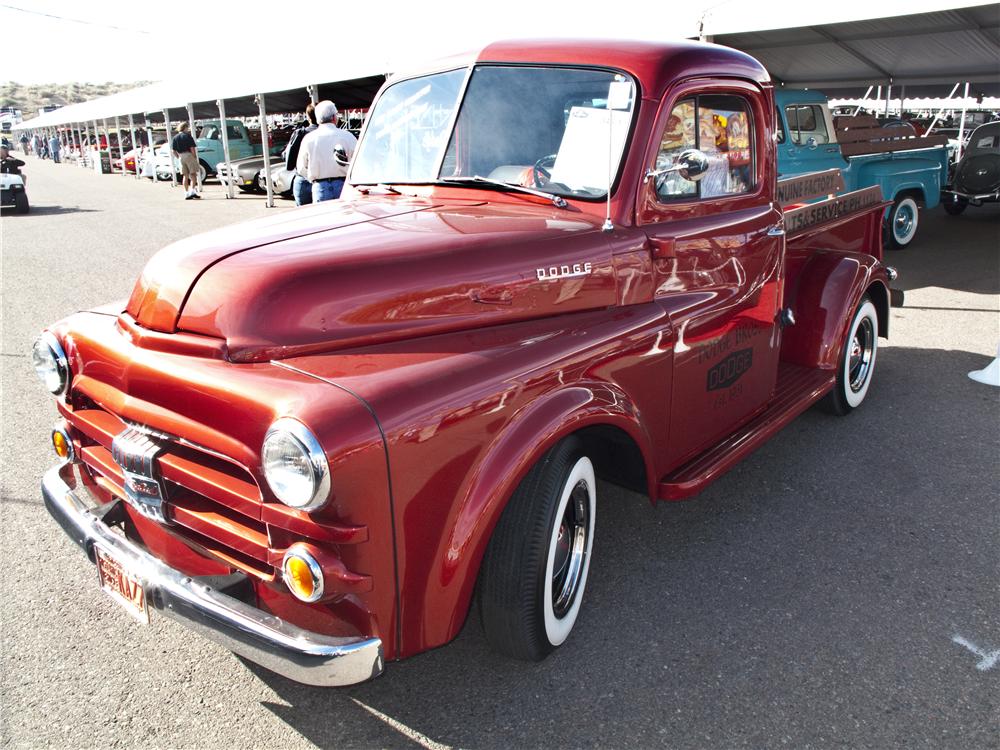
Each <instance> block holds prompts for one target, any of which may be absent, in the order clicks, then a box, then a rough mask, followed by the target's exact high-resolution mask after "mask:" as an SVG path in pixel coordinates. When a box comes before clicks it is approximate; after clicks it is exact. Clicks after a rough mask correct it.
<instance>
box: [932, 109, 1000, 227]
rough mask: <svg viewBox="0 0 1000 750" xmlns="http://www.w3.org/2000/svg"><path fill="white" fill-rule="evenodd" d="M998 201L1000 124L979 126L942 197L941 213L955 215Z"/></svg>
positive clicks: (999, 196)
mask: <svg viewBox="0 0 1000 750" xmlns="http://www.w3.org/2000/svg"><path fill="white" fill-rule="evenodd" d="M997 201H1000V122H990V123H987V124H986V125H980V126H979V127H978V128H976V129H975V130H974V131H972V135H970V136H969V141H968V145H967V146H966V148H965V152H964V153H963V154H962V158H961V159H960V160H959V161H958V162H957V163H956V164H955V165H954V167H953V169H952V171H951V179H950V180H949V181H948V187H947V188H945V190H944V191H943V192H942V194H941V202H942V203H943V204H944V210H945V211H947V212H948V213H949V214H950V215H952V216H958V215H959V214H960V213H962V212H963V211H965V209H966V208H968V207H969V206H970V205H972V206H981V205H983V204H984V203H996V202H997Z"/></svg>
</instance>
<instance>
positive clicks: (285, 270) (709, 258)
mask: <svg viewBox="0 0 1000 750" xmlns="http://www.w3.org/2000/svg"><path fill="white" fill-rule="evenodd" d="M525 112H530V113H531V115H532V116H531V117H530V118H526V117H525ZM777 127H784V128H785V132H786V133H788V130H787V124H782V125H779V124H778V123H776V121H775V100H774V86H773V84H772V83H771V80H770V78H769V76H768V74H767V72H766V71H765V70H764V68H763V67H762V66H761V65H760V64H759V63H758V62H757V61H756V60H754V59H753V58H751V57H749V56H747V55H745V54H743V53H740V52H737V51H735V50H732V49H728V48H725V47H717V46H714V45H706V44H699V43H695V42H678V43H670V44H666V43H664V44H653V43H647V42H617V41H611V42H600V41H595V42H580V41H574V42H572V43H569V42H504V43H497V44H493V45H490V46H488V47H486V48H485V49H484V50H482V51H481V52H480V53H479V54H478V55H475V56H473V57H470V58H468V59H454V58H453V59H451V60H449V61H447V62H446V63H441V64H439V65H436V66H429V67H427V68H424V69H423V70H421V71H419V72H415V73H412V74H409V75H399V76H396V77H393V78H392V79H391V80H390V81H388V82H387V83H386V85H385V86H384V87H383V89H382V91H381V92H380V94H379V96H378V98H377V100H376V103H375V104H374V106H373V109H372V110H371V113H370V115H369V118H368V121H367V123H366V127H365V130H364V132H363V135H362V138H361V141H360V144H359V146H358V149H357V151H356V152H355V155H354V160H353V163H352V165H351V168H350V172H349V174H348V178H347V185H346V187H345V188H344V194H343V196H342V199H341V200H339V201H329V202H325V203H321V204H317V205H313V206H305V207H302V208H300V209H297V210H296V211H294V212H290V213H288V212H286V213H282V214H280V215H278V216H272V217H268V218H265V219H260V220H255V221H251V222H247V223H242V224H238V225H235V226H230V227H223V228H219V229H216V230H214V231H212V232H209V233H207V234H204V235H200V236H194V237H189V238H186V239H183V240H181V241H179V242H177V243H175V244H173V245H170V246H168V247H166V248H164V249H163V250H161V251H160V252H159V253H158V254H157V255H156V256H154V257H153V258H152V259H151V260H150V261H149V262H148V264H147V265H146V267H145V269H144V270H143V272H142V274H141V276H140V277H139V279H138V280H137V281H136V284H135V287H134V289H133V291H132V294H131V297H130V298H129V299H128V300H127V301H124V300H123V301H121V302H119V303H115V304H111V305H106V306H103V307H100V308H96V309H93V310H89V311H85V312H74V313H73V314H70V315H69V316H68V317H66V318H65V319H63V320H61V321H59V322H56V323H54V324H53V325H51V326H50V327H49V328H48V329H47V330H45V331H44V332H43V333H42V334H41V336H40V338H39V339H38V340H37V342H36V343H35V345H34V348H33V361H34V366H35V368H36V370H37V372H38V374H39V376H40V377H41V379H42V381H43V383H44V385H45V387H46V388H47V389H48V390H49V391H50V392H51V393H52V395H53V400H54V405H55V407H56V409H57V410H58V420H57V421H56V424H55V427H54V429H53V432H52V444H53V448H54V450H55V453H56V454H57V455H58V457H59V458H60V459H61V461H60V463H59V464H58V465H56V466H54V467H52V468H51V469H49V470H48V471H47V472H46V473H45V475H44V478H43V480H42V494H43V497H44V500H45V505H46V508H47V509H48V511H49V513H50V514H51V515H52V516H53V518H54V519H55V521H56V522H58V523H59V524H60V525H61V526H62V528H63V529H64V530H65V531H66V532H67V534H68V535H69V537H70V539H71V540H72V541H73V542H74V543H75V544H77V545H78V546H79V547H80V548H81V549H82V550H83V552H84V553H85V554H86V557H87V558H88V559H89V561H90V563H93V564H95V565H96V566H97V571H98V576H99V581H100V586H101V588H103V589H104V590H105V591H106V592H108V594H110V596H111V597H112V599H113V600H114V601H115V602H117V603H118V604H120V605H121V606H122V607H124V608H125V610H126V611H128V612H129V613H130V614H131V615H133V616H134V617H136V618H137V619H139V620H140V621H142V622H147V621H148V620H149V617H150V614H151V613H155V614H156V615H157V616H161V615H162V616H165V617H170V618H173V619H176V620H179V621H180V622H182V623H184V624H186V625H188V626H190V627H191V628H192V629H194V630H195V631H197V632H199V633H201V634H203V635H205V636H207V637H209V638H212V639H214V640H216V641H218V642H220V643H222V644H224V645H225V646H226V647H227V648H229V649H231V650H233V651H235V652H236V653H238V654H241V655H243V656H244V657H245V658H247V659H250V660H252V661H254V662H257V663H258V664H261V665H263V666H264V667H266V668H267V669H270V670H273V671H276V672H279V673H281V674H284V675H286V676H288V677H290V678H291V679H294V680H298V681H300V682H304V683H308V684H312V685H344V684H350V683H355V682H359V681H362V680H366V679H369V678H371V677H374V676H376V675H378V674H379V673H381V672H382V671H383V668H384V663H385V661H386V660H396V659H402V658H405V657H408V656H412V655H414V654H418V653H420V652H422V651H426V650H427V649H431V648H435V647H438V646H441V645H443V644H445V643H447V642H449V641H450V640H451V639H453V638H454V637H455V636H456V635H457V634H458V632H459V631H460V629H461V628H462V626H463V624H464V623H465V622H466V616H467V614H468V612H469V609H470V607H472V606H476V607H477V608H478V610H479V613H480V617H479V619H480V621H481V622H482V625H483V628H484V630H485V632H486V637H487V640H488V642H489V643H490V644H491V645H492V646H493V647H494V648H495V649H497V650H498V651H499V652H501V653H503V654H507V655H509V656H511V657H514V658H519V659H526V660H540V659H542V658H544V657H545V656H546V655H547V654H549V653H551V652H552V651H553V650H554V649H556V648H558V647H559V646H560V645H561V644H563V643H564V642H566V640H567V638H569V637H570V635H571V632H572V631H573V629H574V627H575V626H576V625H577V623H578V615H579V613H580V611H581V606H582V604H583V601H584V592H585V587H586V583H587V579H588V573H589V570H590V566H591V564H592V563H593V564H597V565H599V564H601V562H602V561H601V560H599V559H597V560H593V559H592V552H593V543H594V538H595V534H596V533H597V530H598V529H600V528H602V527H605V526H608V525H612V524H614V523H615V518H614V515H613V514H609V516H608V517H607V518H605V519H603V520H602V521H601V522H600V523H599V524H597V523H595V521H596V514H597V512H598V508H599V507H604V506H600V505H599V504H598V503H597V493H598V492H599V489H600V487H599V485H598V483H597V480H598V478H603V479H605V480H607V481H609V482H613V483H617V484H620V485H623V486H625V487H627V488H630V489H632V490H634V491H636V492H638V493H640V494H642V495H644V496H646V497H648V498H649V500H650V501H651V502H656V501H659V500H663V501H673V500H680V499H683V498H687V497H690V496H692V495H694V494H696V493H697V492H699V491H700V490H702V489H703V488H705V487H706V486H708V485H709V484H710V483H711V482H713V481H714V480H716V479H717V478H718V477H720V476H721V475H723V474H724V473H725V472H726V471H727V470H729V469H730V468H732V467H733V466H734V465H735V464H736V463H737V462H738V461H740V460H741V459H743V458H744V457H746V456H747V455H748V454H750V453H751V452H752V451H753V450H755V449H756V448H757V447H759V446H761V445H762V444H763V443H764V442H765V441H766V440H768V439H769V438H770V437H772V436H773V435H775V434H776V433H777V432H778V431H779V430H780V429H781V428H783V427H784V426H785V425H787V424H789V423H790V422H791V421H792V420H793V419H794V418H795V417H796V416H797V415H799V414H801V413H802V412H803V411H805V410H806V409H808V408H810V407H811V406H812V405H814V404H817V403H820V402H822V404H823V405H824V406H825V408H827V409H828V410H829V411H831V412H833V413H834V414H840V415H845V414H849V413H851V412H852V411H853V410H855V409H856V408H858V407H860V406H861V405H862V404H863V402H864V401H865V399H866V396H867V395H868V393H869V389H870V386H871V384H872V380H873V374H874V371H875V365H876V355H877V351H878V340H879V337H885V336H887V334H888V325H889V299H890V298H889V281H890V279H891V278H893V277H894V272H893V271H892V269H889V268H887V267H886V266H884V265H883V263H882V261H881V257H882V248H881V236H882V214H883V212H884V210H885V207H886V205H887V204H886V202H885V201H884V200H882V196H881V193H880V190H879V188H878V186H872V187H869V188H865V189H862V190H858V191H852V192H848V193H846V194H841V195H836V196H834V197H827V198H823V199H822V200H820V201H819V202H812V201H813V200H814V199H816V198H822V197H823V196H828V195H829V194H830V193H835V192H837V185H838V184H842V181H843V180H842V178H841V177H840V175H839V173H838V172H837V171H836V170H830V171H827V172H823V173H820V174H818V175H804V176H802V177H798V178H793V179H791V180H782V181H780V182H779V181H778V180H777V171H778V154H777V148H778V146H777V143H776V140H775V133H776V128H777ZM787 144H788V142H787V141H786V143H785V144H783V145H784V146H785V147H787ZM70 309H73V308H70ZM858 461H859V462H863V461H864V455H863V454H861V453H860V452H859V455H858ZM654 552H655V551H654ZM690 553H693V552H690ZM705 564H706V565H711V564H712V561H711V560H705ZM624 574H628V572H627V571H626V572H625V573H624ZM649 595H650V596H666V595H665V594H662V593H661V592H660V591H659V590H658V589H657V587H656V586H653V587H651V589H650V594H649ZM619 605H620V606H623V607H626V606H627V603H626V602H620V603H619ZM93 627H95V628H96V627H98V626H97V625H96V624H94V625H93ZM651 627H655V625H651ZM100 628H101V630H102V633H103V637H105V638H108V639H112V640H117V639H121V638H123V637H125V636H124V635H123V633H122V632H119V631H116V629H115V627H114V625H113V621H112V620H108V621H107V622H105V623H101V624H100ZM67 637H68V638H72V637H76V634H75V633H68V634H67ZM607 637H609V638H612V637H614V634H613V633H609V634H608V636H607Z"/></svg>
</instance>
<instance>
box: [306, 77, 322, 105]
mask: <svg viewBox="0 0 1000 750" xmlns="http://www.w3.org/2000/svg"><path fill="white" fill-rule="evenodd" d="M306 92H307V93H308V94H309V101H311V102H312V104H313V106H314V107H315V106H316V104H317V103H318V102H319V84H318V83H310V84H309V85H308V86H306Z"/></svg>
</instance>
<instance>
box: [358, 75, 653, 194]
mask: <svg viewBox="0 0 1000 750" xmlns="http://www.w3.org/2000/svg"><path fill="white" fill-rule="evenodd" d="M467 73H468V71H466V70H464V69H461V70H453V71H449V72H447V73H437V74H434V75H429V76H424V77H421V78H413V79H409V80H405V81H401V82H399V83H397V84H395V85H393V86H390V87H389V88H387V89H386V90H385V92H384V93H383V94H382V96H381V97H380V98H379V100H378V102H377V103H376V105H375V107H374V108H373V109H372V113H371V116H370V120H369V122H368V127H367V130H366V131H365V137H364V138H363V139H362V142H361V144H360V147H359V149H358V153H357V155H356V156H355V161H354V167H353V170H352V172H351V181H352V182H353V183H354V184H375V183H387V184H392V183H395V184H403V183H433V182H438V181H441V180H462V179H463V178H465V179H468V178H472V177H485V178H487V179H490V180H496V181H499V182H503V183H509V184H512V185H520V186H523V187H531V188H538V189H541V190H544V191H545V192H548V193H553V194H560V195H567V196H573V197H582V198H600V197H602V196H604V195H605V194H606V193H607V190H608V184H609V182H612V181H613V179H614V176H615V175H616V174H617V173H618V166H619V163H620V162H621V157H622V153H623V152H624V148H625V141H626V140H627V138H628V133H629V128H630V126H631V122H632V114H633V109H634V104H635V85H634V83H633V81H632V80H631V78H629V77H627V76H624V75H622V74H620V73H615V72H612V71H607V70H591V69H582V68H555V67H508V66H499V65H481V66H477V67H476V68H474V69H473V71H472V74H471V77H470V78H469V81H468V87H467V89H466V91H465V96H464V98H463V97H462V87H463V85H464V83H465V78H466V75H467ZM460 98H461V110H460V111H459V112H458V116H457V117H456V116H455V109H456V107H457V106H458V105H459V99H460Z"/></svg>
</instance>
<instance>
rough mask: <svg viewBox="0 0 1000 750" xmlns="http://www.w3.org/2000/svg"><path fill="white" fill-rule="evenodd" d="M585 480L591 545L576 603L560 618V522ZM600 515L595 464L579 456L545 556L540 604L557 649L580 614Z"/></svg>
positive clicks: (564, 487) (565, 487) (564, 490)
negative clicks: (555, 581)
mask: <svg viewBox="0 0 1000 750" xmlns="http://www.w3.org/2000/svg"><path fill="white" fill-rule="evenodd" d="M581 481H583V482H584V483H585V484H586V487H587V498H588V503H589V509H588V510H589V513H588V529H587V545H586V548H585V550H584V559H583V570H582V573H581V578H580V583H579V588H578V589H577V591H576V594H575V596H574V599H573V604H572V606H571V607H570V609H569V611H567V612H566V614H565V615H564V616H563V617H561V618H557V617H556V615H555V612H554V610H553V607H552V573H553V566H554V564H555V549H556V541H557V538H558V530H559V525H560V521H561V519H562V517H563V514H564V513H565V511H566V505H567V503H568V502H569V499H570V497H571V496H572V494H573V490H574V488H575V487H576V485H577V483H579V482H581ZM596 515H597V484H596V480H595V476H594V465H593V464H592V463H591V461H590V459H589V458H587V456H583V455H581V456H578V457H577V458H576V459H575V461H574V462H573V463H572V465H571V467H570V470H569V473H568V474H567V476H566V478H565V480H564V481H563V483H562V487H561V490H560V495H559V501H558V503H557V504H556V505H555V512H554V513H553V514H552V516H551V518H550V519H549V528H548V531H549V534H548V537H549V539H548V551H547V553H546V556H545V567H544V569H543V571H542V576H543V579H542V582H541V584H542V585H541V586H540V587H539V588H540V589H541V592H540V593H541V599H542V601H541V602H540V607H541V610H542V614H543V617H542V618H541V624H542V627H543V629H544V633H543V636H544V638H545V641H547V642H548V644H549V646H550V647H552V648H556V647H558V646H560V645H562V644H563V643H564V642H565V641H566V639H567V638H568V637H569V634H570V633H571V632H572V630H573V626H574V625H575V624H576V620H577V617H578V616H579V614H580V607H581V604H582V602H583V595H584V590H585V589H586V586H587V578H588V576H589V573H590V558H591V556H592V549H593V544H594V526H595V520H596Z"/></svg>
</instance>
